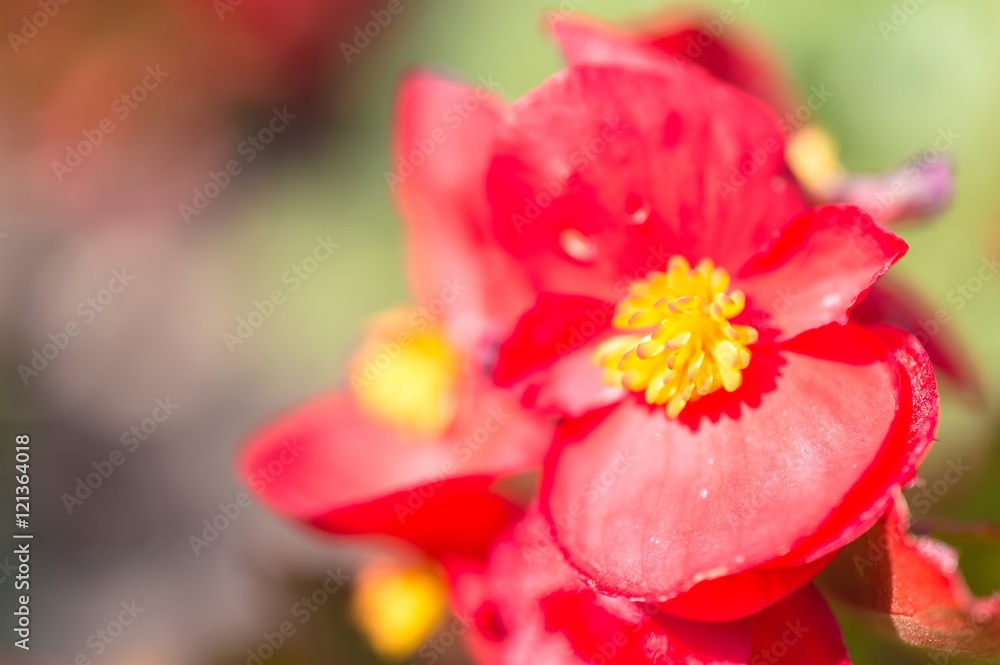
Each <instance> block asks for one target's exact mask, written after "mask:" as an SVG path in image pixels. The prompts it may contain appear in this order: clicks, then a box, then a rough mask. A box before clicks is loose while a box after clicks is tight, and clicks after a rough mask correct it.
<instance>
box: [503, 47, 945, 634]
mask: <svg viewBox="0 0 1000 665" xmlns="http://www.w3.org/2000/svg"><path fill="white" fill-rule="evenodd" d="M609 48H611V47H609ZM612 60H613V62H614V64H609V61H612ZM504 120H505V123H504V127H503V130H502V131H501V132H500V134H499V138H498V140H497V142H496V145H495V146H494V157H493V160H492V165H491V168H490V173H489V176H488V182H487V196H488V198H489V201H490V205H491V206H492V213H493V214H492V225H493V230H494V232H495V233H496V236H497V238H498V239H499V241H500V242H501V244H503V245H504V246H505V247H506V248H507V250H508V251H509V252H510V253H511V254H512V255H513V256H515V257H516V258H517V259H518V260H519V261H520V262H521V263H522V264H523V265H525V266H526V268H527V270H528V272H529V275H530V277H531V280H532V283H533V285H534V287H535V289H536V293H537V294H538V297H537V302H536V304H535V306H534V307H533V308H532V309H531V310H529V311H528V312H527V313H526V314H525V315H524V316H523V317H522V318H521V320H520V321H519V322H518V324H517V326H516V328H515V330H514V332H513V333H512V335H511V337H510V338H509V339H508V340H506V341H505V342H504V344H503V345H502V347H501V351H500V355H499V359H498V363H497V366H496V371H495V377H496V379H497V381H498V383H499V384H500V385H504V386H514V385H516V384H519V383H522V382H524V383H526V384H529V385H530V386H532V392H533V393H534V397H535V399H536V402H537V404H538V405H539V406H541V407H544V408H552V409H555V410H557V411H559V412H561V413H564V414H566V415H568V416H569V417H568V418H566V419H564V420H563V421H561V422H560V424H559V426H558V428H557V432H556V437H555V445H554V449H553V450H552V451H551V452H550V454H549V456H548V458H547V459H546V465H545V471H544V479H543V485H542V491H541V504H542V510H543V512H544V513H545V514H546V516H547V517H548V519H549V520H550V521H551V523H552V526H553V528H554V529H555V533H556V540H557V542H558V543H559V545H560V546H561V547H562V548H563V549H564V551H565V553H566V555H567V557H568V558H569V560H570V562H571V563H572V564H573V566H574V567H576V568H577V569H578V570H579V571H580V572H581V574H583V575H584V577H585V578H587V579H588V580H589V581H590V583H591V584H592V585H593V586H594V588H595V589H597V590H598V591H601V592H603V593H607V594H609V595H618V596H624V597H628V598H633V599H643V600H650V601H666V600H669V601H671V602H670V603H669V604H668V605H667V609H668V611H669V612H671V613H674V614H677V615H680V616H684V617H687V618H693V619H701V620H727V619H734V618H739V617H741V616H745V615H748V614H750V613H753V612H756V611H757V610H759V609H761V608H762V607H764V606H766V605H768V604H770V603H772V602H774V601H775V600H777V599H779V598H782V597H784V596H786V595H788V594H789V593H790V592H792V591H794V590H795V589H797V588H800V587H801V586H803V585H804V584H806V583H807V582H808V580H809V579H810V578H811V577H812V576H813V575H815V574H816V572H818V570H819V569H821V568H822V566H823V565H824V564H825V562H826V559H827V557H829V556H830V555H831V554H832V553H834V552H836V551H837V549H839V548H840V547H842V546H843V545H844V544H846V543H847V542H850V541H851V540H853V539H855V538H857V537H858V536H860V535H861V534H862V533H863V532H864V531H865V530H866V529H867V528H869V527H870V526H871V525H872V524H873V523H874V522H875V520H876V519H877V518H878V516H879V514H880V513H881V512H882V511H883V510H884V509H885V507H886V506H887V505H888V502H889V500H890V497H891V496H892V493H893V492H894V491H895V490H896V489H897V488H898V487H900V486H901V485H903V484H905V483H907V482H909V481H910V480H911V478H912V477H913V474H914V470H915V467H916V464H917V463H918V462H919V460H920V459H921V458H922V456H923V454H924V452H925V451H926V448H927V446H928V445H929V443H930V441H931V439H932V437H933V432H934V429H935V424H936V419H937V392H936V388H935V384H934V379H933V374H932V372H931V371H930V365H929V362H928V361H927V356H926V354H925V352H924V351H923V350H922V349H921V348H920V346H919V344H917V343H916V342H915V340H913V339H912V338H910V337H907V336H906V335H903V334H900V333H896V332H892V331H889V330H885V329H878V328H871V329H870V328H866V327H864V326H862V325H858V324H855V323H850V322H849V321H848V315H849V312H850V310H851V308H852V307H853V305H854V304H855V303H856V302H857V301H858V300H859V299H860V298H861V297H863V296H864V294H865V293H867V291H868V290H869V289H870V288H871V286H872V285H873V284H874V283H875V281H876V280H877V279H878V278H879V277H880V276H881V275H882V274H883V273H884V272H885V271H886V270H887V269H888V267H889V266H890V265H891V264H892V263H893V262H895V260H896V259H898V258H899V257H900V256H901V255H902V254H903V252H904V251H905V248H906V246H905V244H904V243H903V242H902V241H901V240H900V239H899V238H897V237H896V236H894V235H893V234H892V233H891V232H889V231H888V230H887V229H885V227H883V226H882V225H881V224H879V223H878V222H876V221H874V220H873V219H872V218H871V217H870V216H869V215H867V214H866V213H865V212H863V211H862V210H860V209H858V208H854V207H849V206H831V207H826V208H820V209H817V210H809V206H808V202H807V200H806V198H805V197H804V195H803V194H802V192H801V191H800V190H799V188H798V187H797V186H796V183H795V180H794V178H793V177H792V175H791V174H790V173H789V172H788V170H787V168H786V166H785V162H784V154H783V149H782V146H783V137H782V135H781V134H780V132H779V130H778V129H777V123H776V119H775V117H774V116H773V114H772V113H771V112H770V111H769V110H768V109H766V108H765V107H764V106H763V105H762V104H760V103H759V102H757V101H755V100H752V99H751V98H749V97H747V96H745V95H744V94H742V93H740V92H738V91H736V90H735V89H733V88H731V87H729V86H727V85H723V84H720V83H719V82H718V81H717V80H715V79H712V78H710V77H709V76H707V75H705V74H704V73H703V72H702V71H701V70H700V69H698V68H694V67H691V66H678V64H677V62H676V61H674V60H672V59H666V58H663V57H662V56H660V55H658V54H656V53H655V52H651V53H650V54H648V55H643V56H642V57H638V56H636V57H633V56H631V55H629V54H628V53H624V54H623V56H622V57H620V58H616V59H611V58H605V59H604V60H603V61H602V62H601V64H582V65H575V66H570V67H569V68H568V69H567V70H564V71H563V72H561V73H560V74H558V75H557V76H555V77H553V78H552V79H550V80H549V81H548V82H547V83H545V84H544V85H542V86H541V87H540V88H538V89H537V90H535V91H533V92H532V93H529V94H528V95H527V96H526V97H525V98H523V99H522V100H520V101H519V102H518V103H517V104H516V105H515V106H514V107H512V108H511V110H510V111H509V112H508V114H507V115H506V116H505V118H504ZM755 152H759V153H763V155H764V156H763V157H762V158H755V159H758V167H757V168H756V169H755V170H754V171H753V172H752V173H749V174H747V175H746V176H745V180H744V181H743V182H741V183H740V184H739V186H735V187H729V188H727V187H726V186H725V183H726V182H727V179H728V178H729V177H730V174H732V173H733V172H734V171H737V170H738V169H739V167H740V163H741V162H742V161H743V160H745V159H747V158H748V156H750V155H752V154H754V153H755ZM692 266H694V267H692ZM595 365H598V366H600V367H598V366H595ZM604 405H609V406H604ZM720 596H721V597H725V598H726V602H725V603H719V602H718V598H719V597H720Z"/></svg>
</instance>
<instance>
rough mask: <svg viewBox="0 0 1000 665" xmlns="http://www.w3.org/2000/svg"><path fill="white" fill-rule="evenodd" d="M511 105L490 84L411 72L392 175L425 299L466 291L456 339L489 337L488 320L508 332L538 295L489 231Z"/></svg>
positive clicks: (454, 311) (452, 323) (418, 295)
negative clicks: (493, 171) (492, 187)
mask: <svg viewBox="0 0 1000 665" xmlns="http://www.w3.org/2000/svg"><path fill="white" fill-rule="evenodd" d="M502 110H503V106H502V102H500V101H499V100H497V99H495V98H494V97H493V94H492V92H491V91H490V90H489V89H488V88H487V87H486V85H485V84H482V85H479V86H478V87H476V86H466V85H465V84H462V83H458V82H455V81H451V80H449V79H446V78H442V77H439V76H436V75H433V74H427V73H417V74H412V75H410V76H409V77H408V78H407V79H406V80H405V81H404V82H403V84H402V86H401V88H400V91H399V101H398V104H397V111H396V113H397V118H396V136H395V142H394V143H395V157H396V158H395V162H394V164H393V165H392V171H391V172H387V173H386V179H387V181H388V184H389V188H390V189H391V190H392V191H393V192H394V193H395V195H396V199H397V201H398V203H399V206H400V208H401V210H402V216H403V220H404V223H405V225H406V236H405V238H406V256H407V262H408V266H409V283H410V287H411V289H412V290H413V293H414V296H415V299H416V300H417V301H418V302H419V303H422V304H427V303H430V302H434V301H439V300H442V299H448V298H451V297H452V294H456V295H455V296H454V297H457V298H461V300H462V303H463V306H462V307H460V308H450V309H449V312H448V315H449V316H448V324H449V328H451V329H453V330H455V331H456V333H457V334H455V335H453V337H455V339H456V341H457V342H462V341H466V342H468V344H469V345H470V346H472V345H474V344H476V343H478V342H479V341H481V337H482V335H483V333H484V330H483V326H484V325H485V326H488V325H489V324H490V323H492V324H493V325H495V326H497V327H498V328H500V331H499V332H505V331H506V328H507V327H508V326H509V325H512V324H513V322H514V317H515V315H516V313H519V312H520V311H523V310H524V309H525V308H526V307H528V306H529V305H530V299H531V296H532V294H531V292H530V291H529V290H528V285H527V281H526V278H525V277H524V276H522V274H521V271H520V270H519V269H518V268H517V267H516V265H515V264H514V263H513V262H512V261H511V260H510V259H509V258H507V257H506V256H504V255H503V253H502V252H500V251H498V250H497V249H496V248H495V247H493V246H492V245H490V244H489V243H487V242H486V239H485V236H484V229H485V224H486V220H487V219H488V216H489V213H488V206H487V204H486V185H485V182H486V171H487V167H488V165H489V160H490V157H491V156H492V148H493V142H494V140H495V137H496V135H497V132H498V130H499V126H500V115H501V113H502ZM448 302H450V300H449V301H448ZM484 313H489V314H490V316H484ZM458 317H462V318H461V319H460V320H457V321H456V318H458ZM491 319H492V321H490V320H491ZM486 332H490V330H489V329H488V328H487V330H486Z"/></svg>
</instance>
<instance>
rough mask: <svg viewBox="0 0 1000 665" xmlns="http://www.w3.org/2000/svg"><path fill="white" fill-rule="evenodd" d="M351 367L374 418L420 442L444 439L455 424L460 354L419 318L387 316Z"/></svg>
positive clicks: (361, 399)
mask: <svg viewBox="0 0 1000 665" xmlns="http://www.w3.org/2000/svg"><path fill="white" fill-rule="evenodd" d="M351 365H352V367H351V387H352V388H353V389H354V393H355V396H356V399H357V402H358V404H359V405H360V407H361V408H362V409H363V410H364V411H365V412H366V413H367V414H368V415H370V416H372V417H373V418H377V419H379V420H381V421H383V422H386V423H389V424H391V425H394V426H396V427H398V428H400V429H402V430H404V431H406V432H409V433H411V434H416V435H419V436H438V435H441V434H443V433H444V432H445V431H446V430H447V429H448V428H449V427H450V426H451V424H452V421H453V420H454V419H455V413H456V411H457V409H458V399H459V395H458V392H459V381H460V367H461V362H460V357H459V354H458V352H457V351H456V350H455V348H454V346H453V345H452V344H451V342H450V341H449V340H448V338H447V337H446V336H445V333H444V331H443V330H442V329H441V328H440V327H439V326H436V325H433V324H429V323H428V322H427V321H426V320H425V319H423V318H421V317H420V316H419V315H418V314H416V313H411V312H409V311H393V312H389V313H387V314H385V315H383V316H382V317H381V318H380V319H379V320H378V321H377V322H376V324H375V326H373V329H372V331H371V333H370V334H369V336H368V339H367V340H366V341H365V343H364V345H363V346H362V347H361V349H360V350H359V351H358V353H357V355H355V357H354V359H353V361H352V363H351Z"/></svg>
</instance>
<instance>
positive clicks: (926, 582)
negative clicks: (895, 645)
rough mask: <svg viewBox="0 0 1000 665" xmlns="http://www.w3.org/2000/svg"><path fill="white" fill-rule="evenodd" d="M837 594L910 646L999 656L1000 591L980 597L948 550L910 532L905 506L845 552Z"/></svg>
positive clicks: (837, 564)
mask: <svg viewBox="0 0 1000 665" xmlns="http://www.w3.org/2000/svg"><path fill="white" fill-rule="evenodd" d="M824 577H825V581H826V582H827V586H828V588H829V589H830V591H831V592H832V593H833V594H835V595H836V596H837V597H838V598H839V599H840V600H843V601H844V602H846V603H848V604H849V605H850V606H853V607H854V608H855V609H858V610H861V611H863V612H864V613H865V616H866V617H867V618H869V619H873V620H875V621H876V622H877V625H879V626H882V627H884V628H888V629H889V630H890V631H891V632H892V633H893V634H894V635H895V636H897V637H898V638H899V639H900V640H902V641H903V642H905V643H907V644H910V645H913V646H917V647H920V648H922V649H927V650H932V651H938V652H944V653H948V654H950V655H953V656H959V657H963V658H988V659H993V658H1000V592H998V593H996V594H994V595H993V596H992V597H988V598H977V597H976V596H974V595H973V594H972V592H971V591H970V590H969V587H968V586H967V585H966V583H965V580H964V579H963V577H962V572H961V570H960V569H959V566H958V554H957V552H955V550H953V549H952V548H951V547H949V546H948V545H946V544H944V543H942V542H940V541H937V540H934V539H932V538H928V537H926V536H917V535H914V534H912V533H910V514H909V510H908V508H907V506H906V501H905V500H904V499H903V497H902V496H897V497H896V501H895V505H894V506H893V507H892V508H891V509H890V510H889V511H888V512H887V513H886V515H885V517H884V518H883V519H882V520H881V521H880V522H879V523H878V524H877V525H876V526H875V527H874V528H873V529H872V530H871V531H869V532H868V533H867V534H865V536H864V537H863V538H860V539H859V540H857V541H856V542H854V543H852V544H851V545H849V546H848V547H846V548H844V550H843V551H842V552H841V553H840V555H839V556H838V557H837V559H836V560H835V561H834V563H833V564H832V565H831V566H830V569H829V574H828V575H824Z"/></svg>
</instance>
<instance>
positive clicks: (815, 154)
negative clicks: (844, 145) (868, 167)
mask: <svg viewBox="0 0 1000 665" xmlns="http://www.w3.org/2000/svg"><path fill="white" fill-rule="evenodd" d="M837 153H838V149H837V141H836V139H834V138H833V135H832V134H830V132H828V131H826V130H825V129H823V128H822V127H820V126H819V125H817V124H815V123H812V124H809V125H806V126H804V127H802V128H801V129H799V130H797V131H796V132H795V133H793V134H792V135H791V136H789V137H788V142H787V144H786V145H785V160H786V161H787V162H788V166H789V168H791V169H792V173H794V174H795V177H796V179H797V180H798V181H799V182H800V183H801V184H802V186H803V187H804V188H805V189H806V191H807V192H809V194H811V195H812V196H813V197H814V198H818V199H823V200H825V199H827V198H829V197H830V196H831V195H832V194H833V193H834V192H835V191H836V189H837V188H838V187H839V186H840V183H841V182H843V179H844V173H845V172H844V167H843V165H841V163H840V158H839V156H838V154H837Z"/></svg>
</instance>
